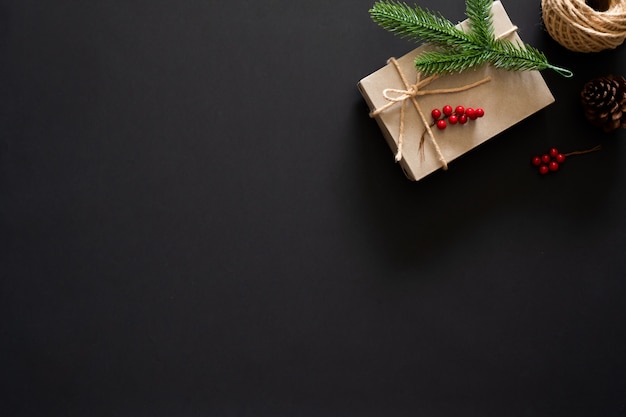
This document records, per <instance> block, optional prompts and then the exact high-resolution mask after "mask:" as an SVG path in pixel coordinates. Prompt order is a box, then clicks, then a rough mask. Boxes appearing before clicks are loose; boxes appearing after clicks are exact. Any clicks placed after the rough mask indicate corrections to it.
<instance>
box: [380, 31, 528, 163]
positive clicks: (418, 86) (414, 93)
mask: <svg viewBox="0 0 626 417" xmlns="http://www.w3.org/2000/svg"><path fill="white" fill-rule="evenodd" d="M517 29H518V28H517V26H512V27H511V28H509V29H508V30H507V31H505V32H504V33H502V34H501V35H499V36H498V38H506V37H508V36H510V35H512V34H513V33H515V32H517ZM387 63H391V64H393V66H394V67H395V69H396V71H397V73H398V75H399V76H400V79H401V80H402V83H403V84H404V88H405V89H404V90H402V89H397V88H386V89H384V90H383V97H384V98H385V100H387V101H388V103H387V104H385V105H384V106H382V107H380V108H378V109H375V110H373V111H371V112H370V117H376V116H378V115H380V114H381V113H383V112H384V111H385V110H387V109H389V108H390V107H392V106H394V105H395V104H397V103H400V104H401V106H400V133H399V135H398V150H397V151H396V156H395V159H396V162H400V161H401V160H402V151H403V146H404V119H405V114H406V100H409V99H410V100H411V102H412V103H413V106H414V107H415V110H416V111H417V114H418V115H419V117H420V119H421V121H422V123H423V124H424V128H425V131H424V133H423V134H422V135H421V137H422V139H421V140H420V150H423V147H422V145H423V138H424V134H426V133H428V137H429V138H430V141H431V143H432V144H433V147H434V149H435V153H436V154H437V159H438V160H439V162H441V168H442V169H443V170H447V169H448V162H447V161H446V158H445V157H444V156H443V153H442V152H441V147H440V146H439V144H438V143H437V140H436V139H435V135H434V133H433V131H432V129H431V128H430V124H429V123H428V120H427V119H426V116H425V115H424V112H423V111H422V108H421V107H420V105H419V103H418V102H417V97H418V96H425V95H431V94H446V93H458V92H461V91H466V90H469V89H472V88H474V87H478V86H479V85H481V84H485V83H487V82H489V81H491V77H489V76H487V77H485V78H483V79H481V80H479V81H476V82H474V83H471V84H467V85H464V86H461V87H455V88H442V89H436V90H422V87H425V86H427V85H429V84H430V83H432V82H433V81H435V80H436V79H438V78H439V76H438V75H431V76H430V77H427V78H425V79H423V80H422V79H421V78H422V74H421V73H419V72H418V73H417V81H416V82H415V84H410V83H409V81H408V80H407V78H406V76H405V75H404V72H402V69H401V68H400V65H399V64H398V61H397V60H396V59H395V58H389V60H388V61H387Z"/></svg>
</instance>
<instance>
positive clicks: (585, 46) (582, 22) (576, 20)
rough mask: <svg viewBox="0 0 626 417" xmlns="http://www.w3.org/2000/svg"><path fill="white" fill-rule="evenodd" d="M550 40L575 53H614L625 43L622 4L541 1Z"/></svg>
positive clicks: (625, 7) (615, 0) (623, 0)
mask: <svg viewBox="0 0 626 417" xmlns="http://www.w3.org/2000/svg"><path fill="white" fill-rule="evenodd" d="M541 9H542V11H541V14H542V18H543V22H544V25H545V27H546V29H547V31H548V33H549V34H550V36H552V38H553V39H554V40H555V41H557V42H558V43H560V44H561V45H562V46H564V47H565V48H567V49H569V50H572V51H575V52H599V51H603V50H605V49H615V48H617V47H618V46H620V45H621V44H622V43H623V42H624V39H626V0H587V1H585V0H541Z"/></svg>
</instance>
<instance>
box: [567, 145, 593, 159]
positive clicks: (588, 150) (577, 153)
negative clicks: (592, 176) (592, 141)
mask: <svg viewBox="0 0 626 417" xmlns="http://www.w3.org/2000/svg"><path fill="white" fill-rule="evenodd" d="M600 149H602V146H601V145H597V146H594V147H593V148H591V149H587V150H585V151H574V152H570V153H566V154H564V155H565V156H572V155H583V154H586V153H591V152H595V151H599V150H600Z"/></svg>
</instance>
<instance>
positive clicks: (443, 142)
mask: <svg viewBox="0 0 626 417" xmlns="http://www.w3.org/2000/svg"><path fill="white" fill-rule="evenodd" d="M492 13H493V25H494V34H495V36H496V37H498V36H502V35H503V34H506V33H510V35H507V36H506V38H507V39H509V40H511V41H513V42H521V40H520V38H519V36H518V34H517V33H516V32H514V31H513V30H514V29H515V27H514V25H513V23H511V20H510V19H509V16H508V15H507V14H506V11H505V10H504V7H503V6H502V4H501V3H500V2H499V1H496V2H494V3H493V7H492ZM467 26H468V21H467V20H466V21H464V22H461V23H460V24H459V27H462V28H467ZM426 48H429V46H428V45H422V46H420V47H419V48H417V49H415V50H413V51H411V52H410V53H408V54H406V55H404V56H403V57H401V58H398V59H397V62H398V64H399V66H400V69H401V70H402V72H403V73H404V75H405V76H406V78H407V79H408V81H409V83H410V84H414V83H415V82H416V80H417V72H416V70H415V66H414V65H413V61H414V59H415V57H416V56H417V55H418V54H419V53H420V52H421V51H424V50H426ZM485 77H490V78H491V80H490V81H489V82H487V83H485V84H482V85H480V86H477V87H474V88H470V89H468V90H466V91H462V92H456V93H447V94H433V95H424V96H418V97H416V99H417V101H418V103H419V106H420V107H421V109H422V112H423V113H424V115H425V116H426V118H427V120H428V121H431V116H430V111H431V110H432V109H434V108H439V109H441V108H442V107H443V106H444V105H445V104H450V105H451V106H452V107H453V108H454V107H455V106H457V105H460V106H464V107H466V108H467V107H473V108H477V107H481V108H483V109H484V110H485V116H484V117H483V118H480V119H477V120H470V121H468V122H467V124H465V125H459V124H457V125H449V126H448V127H447V128H446V129H445V130H437V129H436V128H433V129H432V132H433V134H434V136H435V140H436V142H437V144H438V146H439V148H440V151H441V154H442V156H443V157H444V158H445V160H446V162H448V163H450V162H451V161H453V160H454V159H456V158H457V157H459V156H461V155H463V154H464V153H466V152H468V151H469V150H471V149H473V148H475V147H477V146H478V145H480V144H482V143H483V142H486V141H487V140H489V139H490V138H492V137H494V136H496V135H497V134H499V133H501V132H503V131H504V130H506V129H508V128H509V127H511V126H513V125H514V124H516V123H519V122H520V121H521V120H523V119H525V118H527V117H529V116H530V115H532V114H534V113H536V112H537V111H539V110H541V109H543V108H544V107H546V106H548V105H550V104H551V103H553V102H554V97H553V96H552V93H551V92H550V90H549V89H548V86H547V85H546V83H545V81H544V79H543V77H542V76H541V74H540V73H539V71H506V70H499V69H496V68H493V67H491V66H489V65H487V66H483V67H480V68H478V69H476V70H469V71H465V72H463V73H459V74H452V75H446V76H443V77H441V78H438V79H436V80H434V81H433V82H432V83H431V84H429V85H427V86H425V87H423V90H439V89H446V88H457V87H462V86H465V85H468V84H471V83H474V82H477V81H480V80H481V79H484V78H485ZM424 78H425V77H424ZM358 88H359V90H360V91H361V93H362V95H363V97H364V98H365V101H366V102H367V104H368V106H369V108H370V109H371V110H372V111H373V110H375V109H379V108H381V107H383V106H385V105H386V104H388V103H389V101H388V100H387V99H385V97H384V96H383V90H385V89H389V88H392V89H398V90H405V89H406V87H405V85H404V83H403V82H402V79H401V77H400V75H399V74H398V71H397V70H396V68H395V67H394V66H393V65H391V64H387V65H386V66H384V67H383V68H381V69H379V70H378V71H376V72H374V73H373V74H370V75H368V76H367V77H365V78H363V79H362V80H361V81H359V83H358ZM405 105H406V107H405V117H404V139H403V150H402V159H401V160H400V161H399V163H400V164H401V166H402V169H403V170H404V172H405V174H406V176H407V177H408V178H409V179H411V180H414V181H417V180H419V179H421V178H423V177H425V176H427V175H429V174H431V173H432V172H434V171H436V170H437V169H439V168H441V167H442V162H441V161H440V160H439V156H438V155H437V152H436V150H435V147H434V145H433V143H432V142H431V141H430V140H429V137H428V135H427V134H426V135H425V140H424V142H423V149H422V152H421V151H420V149H419V147H420V141H421V138H422V134H423V133H424V130H425V126H424V123H423V122H422V120H421V118H420V117H419V115H418V113H417V110H416V109H415V107H414V106H413V104H412V103H411V100H410V99H409V100H406V103H405ZM401 107H402V104H401V103H396V104H395V105H393V106H392V107H390V108H388V109H386V110H385V111H383V112H382V113H380V114H378V115H377V116H375V119H376V121H377V122H378V125H379V126H380V128H381V130H382V133H383V136H384V137H385V139H386V140H387V143H388V144H389V146H390V148H391V150H392V151H393V152H394V154H395V153H396V151H397V149H398V140H399V136H400V112H401Z"/></svg>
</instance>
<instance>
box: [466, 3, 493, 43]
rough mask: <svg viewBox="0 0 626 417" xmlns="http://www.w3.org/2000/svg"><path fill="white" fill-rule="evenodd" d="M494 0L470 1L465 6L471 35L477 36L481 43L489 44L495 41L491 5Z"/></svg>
mask: <svg viewBox="0 0 626 417" xmlns="http://www.w3.org/2000/svg"><path fill="white" fill-rule="evenodd" d="M492 3H493V0H476V1H468V2H467V3H466V5H465V7H466V10H465V15H466V16H467V18H468V19H469V23H470V27H471V29H472V30H471V33H474V34H475V35H476V39H477V40H478V42H480V43H487V42H489V41H491V40H493V39H494V35H493V20H492V16H491V4H492Z"/></svg>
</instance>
